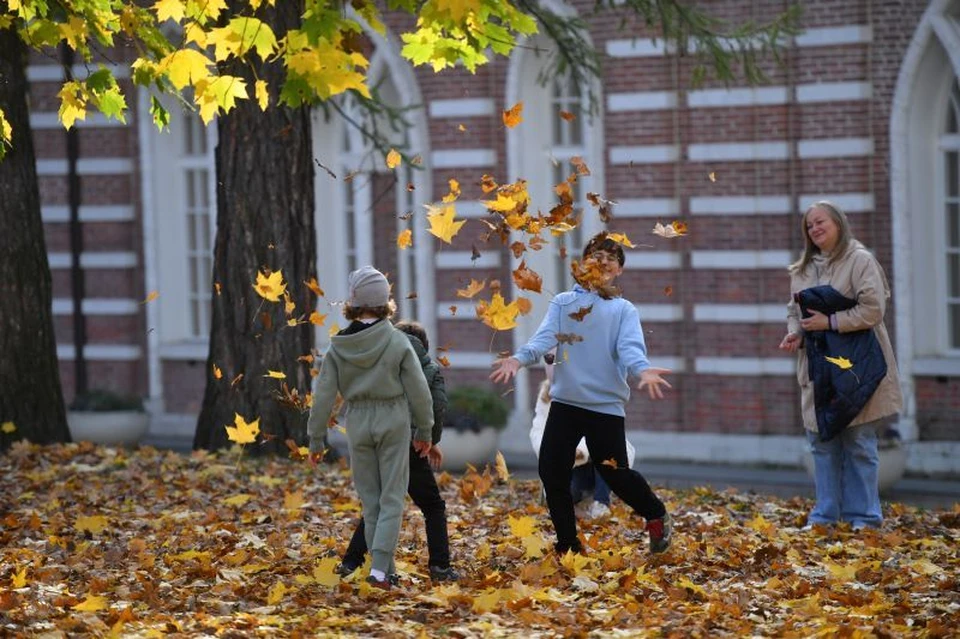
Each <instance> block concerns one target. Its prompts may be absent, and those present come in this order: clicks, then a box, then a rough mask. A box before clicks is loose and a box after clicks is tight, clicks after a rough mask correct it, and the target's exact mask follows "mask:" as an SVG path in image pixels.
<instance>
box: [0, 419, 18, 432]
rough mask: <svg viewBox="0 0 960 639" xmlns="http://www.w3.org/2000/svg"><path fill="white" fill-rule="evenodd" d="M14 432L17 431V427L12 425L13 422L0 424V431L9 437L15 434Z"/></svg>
mask: <svg viewBox="0 0 960 639" xmlns="http://www.w3.org/2000/svg"><path fill="white" fill-rule="evenodd" d="M16 430H17V425H16V424H14V423H13V422H3V423H2V424H0V431H3V432H4V433H6V434H7V435H9V434H10V433H14V432H16Z"/></svg>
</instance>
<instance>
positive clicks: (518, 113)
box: [503, 101, 523, 129]
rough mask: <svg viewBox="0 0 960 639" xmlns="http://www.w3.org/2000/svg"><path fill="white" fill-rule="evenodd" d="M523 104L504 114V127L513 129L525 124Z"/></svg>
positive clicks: (520, 103) (517, 104)
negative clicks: (522, 123)
mask: <svg viewBox="0 0 960 639" xmlns="http://www.w3.org/2000/svg"><path fill="white" fill-rule="evenodd" d="M522 114H523V102H522V101H521V102H517V103H516V104H514V105H513V106H512V107H510V108H509V109H507V110H506V111H504V112H503V125H504V126H505V127H507V128H508V129H512V128H513V127H515V126H517V125H518V124H520V123H521V122H523V115H522Z"/></svg>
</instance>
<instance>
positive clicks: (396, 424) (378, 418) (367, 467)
mask: <svg viewBox="0 0 960 639" xmlns="http://www.w3.org/2000/svg"><path fill="white" fill-rule="evenodd" d="M346 421H347V440H348V442H349V446H350V467H351V468H352V470H353V485H354V487H356V489H357V494H358V495H360V503H361V505H362V507H363V523H364V527H365V534H366V540H367V548H369V549H370V556H371V558H372V560H373V564H372V566H373V568H374V569H376V570H382V571H383V572H385V573H386V574H392V573H394V572H396V566H395V564H394V561H393V556H394V553H395V552H396V550H397V540H398V539H399V538H400V523H401V522H402V520H403V508H404V500H405V498H406V495H407V483H408V481H409V478H410V437H411V433H410V412H409V409H408V408H407V401H406V398H404V397H403V396H401V397H399V398H396V399H391V400H376V401H372V400H371V401H355V402H351V404H350V406H349V408H348V411H347V415H346Z"/></svg>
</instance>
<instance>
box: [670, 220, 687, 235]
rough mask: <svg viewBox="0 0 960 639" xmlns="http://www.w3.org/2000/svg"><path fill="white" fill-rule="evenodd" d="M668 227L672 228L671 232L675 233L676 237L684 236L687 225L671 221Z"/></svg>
mask: <svg viewBox="0 0 960 639" xmlns="http://www.w3.org/2000/svg"><path fill="white" fill-rule="evenodd" d="M670 226H672V227H673V230H674V231H676V232H677V235H686V234H687V223H686V222H681V221H679V220H675V221H673V222H672V223H671V224H670Z"/></svg>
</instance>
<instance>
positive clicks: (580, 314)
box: [568, 304, 593, 322]
mask: <svg viewBox="0 0 960 639" xmlns="http://www.w3.org/2000/svg"><path fill="white" fill-rule="evenodd" d="M592 310H593V304H591V305H590V306H581V307H580V308H578V309H577V310H576V311H574V312H573V313H569V314H568V317H569V318H570V319H573V320H576V321H578V322H582V321H583V318H584V317H586V316H587V314H588V313H589V312H590V311H592Z"/></svg>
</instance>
